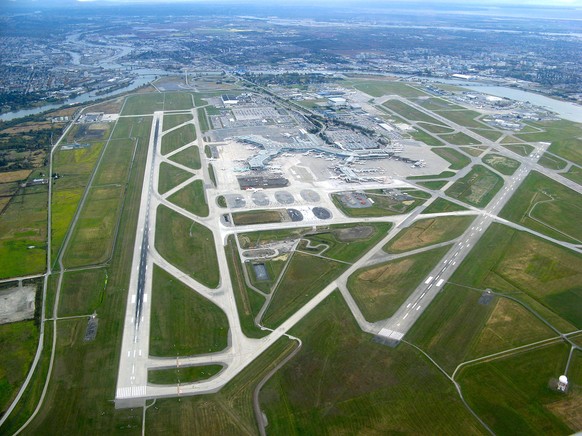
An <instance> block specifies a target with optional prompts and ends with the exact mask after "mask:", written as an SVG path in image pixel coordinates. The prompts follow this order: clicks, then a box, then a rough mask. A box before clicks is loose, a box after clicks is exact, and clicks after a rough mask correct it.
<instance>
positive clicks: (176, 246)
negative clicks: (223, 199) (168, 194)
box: [156, 205, 220, 288]
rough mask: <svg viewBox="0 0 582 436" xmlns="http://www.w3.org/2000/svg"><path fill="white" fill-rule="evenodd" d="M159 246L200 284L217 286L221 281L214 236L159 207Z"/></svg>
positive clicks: (195, 224) (157, 229)
mask: <svg viewBox="0 0 582 436" xmlns="http://www.w3.org/2000/svg"><path fill="white" fill-rule="evenodd" d="M156 249H157V250H158V251H159V252H160V254H161V255H162V256H164V258H165V259H166V260H168V261H169V262H170V263H172V264H173V265H174V266H176V267H177V268H179V269H180V270H182V271H183V272H184V273H186V274H188V275H190V276H191V277H193V278H194V279H195V280H198V281H199V282H200V283H202V284H204V285H206V286H208V287H210V288H216V287H217V286H218V284H219V282H220V274H219V271H218V261H217V257H216V248H215V247H214V237H213V235H212V232H211V231H210V230H208V228H206V227H204V226H203V225H201V224H198V223H195V222H194V221H191V220H189V219H188V218H186V217H184V216H183V215H180V214H179V213H176V212H174V211H173V210H171V209H169V208H167V207H166V206H163V205H160V206H159V207H158V212H157V219H156Z"/></svg>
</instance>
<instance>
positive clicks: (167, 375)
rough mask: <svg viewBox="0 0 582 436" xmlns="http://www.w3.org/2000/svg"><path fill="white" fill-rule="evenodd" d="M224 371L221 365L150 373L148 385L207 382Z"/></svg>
mask: <svg viewBox="0 0 582 436" xmlns="http://www.w3.org/2000/svg"><path fill="white" fill-rule="evenodd" d="M220 371H222V366H221V365H206V366H181V367H179V368H175V369H156V370H150V371H148V383H154V384H159V385H173V384H178V383H191V382H196V381H200V380H206V379H209V378H210V377H212V376H214V375H216V374H218V373H219V372H220Z"/></svg>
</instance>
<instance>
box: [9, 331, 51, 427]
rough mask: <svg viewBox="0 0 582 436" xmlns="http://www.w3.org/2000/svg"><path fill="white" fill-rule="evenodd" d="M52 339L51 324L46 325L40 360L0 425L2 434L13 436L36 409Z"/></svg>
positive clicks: (45, 373)
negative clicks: (20, 395)
mask: <svg viewBox="0 0 582 436" xmlns="http://www.w3.org/2000/svg"><path fill="white" fill-rule="evenodd" d="M52 338H53V329H52V324H49V323H47V325H46V326H45V336H44V344H43V352H42V354H41V358H40V360H39V363H38V365H37V367H36V369H35V371H34V373H33V376H32V378H31V382H30V383H29V384H28V387H27V388H26V389H25V391H24V394H23V395H22V397H21V399H20V401H19V402H18V403H17V404H16V406H15V407H14V410H13V411H12V413H11V414H10V416H9V417H8V419H7V420H6V421H5V422H4V424H3V425H2V432H3V433H5V434H14V433H15V432H16V431H17V430H18V429H20V427H21V426H22V425H23V424H24V423H25V422H26V420H27V419H28V417H29V416H30V415H31V414H32V412H33V411H34V409H35V408H36V405H37V404H38V401H39V399H40V396H41V394H42V388H43V385H44V381H45V379H46V375H47V372H48V367H49V361H50V346H51V345H52ZM13 339H14V338H12V339H11V341H12V340H13ZM36 342H38V341H36ZM3 349H4V347H3ZM4 407H5V406H4V405H3V407H2V412H4Z"/></svg>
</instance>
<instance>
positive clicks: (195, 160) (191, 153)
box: [170, 146, 202, 170]
mask: <svg viewBox="0 0 582 436" xmlns="http://www.w3.org/2000/svg"><path fill="white" fill-rule="evenodd" d="M170 160H171V161H174V162H177V163H179V164H182V165H184V166H187V167H188V168H192V169H193V170H199V169H200V168H202V166H201V165H200V151H199V150H198V147H197V146H192V147H188V148H187V149H186V150H182V151H181V152H179V153H176V154H174V155H172V157H170Z"/></svg>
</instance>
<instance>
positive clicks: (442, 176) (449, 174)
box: [407, 171, 455, 180]
mask: <svg viewBox="0 0 582 436" xmlns="http://www.w3.org/2000/svg"><path fill="white" fill-rule="evenodd" d="M454 175H455V172H454V171H443V172H442V173H440V174H432V175H428V176H410V177H407V179H408V180H432V179H447V178H449V177H452V176H454Z"/></svg>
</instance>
